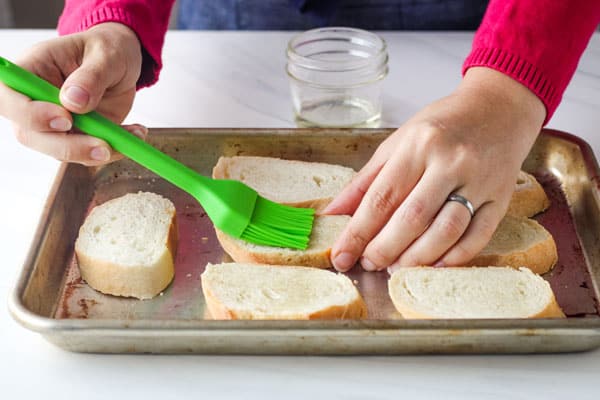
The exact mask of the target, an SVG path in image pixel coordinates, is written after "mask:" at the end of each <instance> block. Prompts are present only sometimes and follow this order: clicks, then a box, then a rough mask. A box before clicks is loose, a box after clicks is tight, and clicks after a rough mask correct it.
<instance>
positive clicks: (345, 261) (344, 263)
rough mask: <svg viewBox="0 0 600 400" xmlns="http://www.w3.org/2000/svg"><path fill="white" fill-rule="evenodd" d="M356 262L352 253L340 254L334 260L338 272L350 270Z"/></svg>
mask: <svg viewBox="0 0 600 400" xmlns="http://www.w3.org/2000/svg"><path fill="white" fill-rule="evenodd" d="M355 262H356V258H355V257H354V256H353V255H352V254H350V253H340V254H338V255H337V256H336V257H335V258H334V259H333V264H334V265H335V268H336V269H338V270H348V269H350V268H351V267H352V266H353V265H354V263H355Z"/></svg>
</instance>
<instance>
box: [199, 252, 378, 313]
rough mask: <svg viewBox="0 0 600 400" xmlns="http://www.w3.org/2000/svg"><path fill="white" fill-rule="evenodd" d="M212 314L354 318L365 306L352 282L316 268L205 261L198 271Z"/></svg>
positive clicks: (363, 311)
mask: <svg viewBox="0 0 600 400" xmlns="http://www.w3.org/2000/svg"><path fill="white" fill-rule="evenodd" d="M202 291H203V293H204V298H205V300H206V306H207V308H208V310H209V311H210V314H211V316H212V318H214V319H300V320H305V319H357V318H364V317H366V315H367V307H366V304H365V302H364V300H363V299H362V297H361V296H360V294H359V293H358V290H357V289H356V287H355V286H354V285H353V284H352V281H350V279H348V278H347V277H346V276H344V275H342V274H336V273H333V272H330V271H324V270H319V269H314V268H306V267H296V266H271V265H262V264H243V263H224V264H217V265H213V264H208V265H207V266H206V270H205V271H204V273H203V274H202Z"/></svg>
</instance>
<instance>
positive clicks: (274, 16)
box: [178, 0, 489, 30]
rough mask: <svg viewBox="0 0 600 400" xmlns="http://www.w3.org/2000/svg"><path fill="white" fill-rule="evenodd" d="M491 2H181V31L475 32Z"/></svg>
mask: <svg viewBox="0 0 600 400" xmlns="http://www.w3.org/2000/svg"><path fill="white" fill-rule="evenodd" d="M488 1H489V0H180V2H179V15H178V27H179V28H180V29H207V30H223V29H226V30H307V29H311V28H317V27H322V26H349V27H355V28H361V29H368V30H475V29H477V27H478V26H479V24H480V22H481V19H482V18H483V14H484V12H485V9H486V7H487V3H488Z"/></svg>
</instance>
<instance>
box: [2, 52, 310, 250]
mask: <svg viewBox="0 0 600 400" xmlns="http://www.w3.org/2000/svg"><path fill="white" fill-rule="evenodd" d="M0 81H2V82H4V83H5V84H6V85H7V86H9V87H10V88H12V89H13V90H16V91H18V92H20V93H22V94H24V95H26V96H28V97H30V98H31V99H33V100H39V101H46V102H50V103H54V104H58V105H60V104H61V103H60V100H59V89H58V88H57V87H55V86H54V85H52V84H51V83H49V82H47V81H45V80H44V79H42V78H40V77H38V76H37V75H34V74H33V73H31V72H29V71H26V70H24V69H23V68H21V67H19V66H17V65H15V64H13V63H11V62H10V61H8V60H6V59H4V58H2V57H0ZM73 124H74V126H75V127H77V128H78V129H79V130H81V131H82V132H85V133H87V134H89V135H91V136H94V137H97V138H100V139H102V140H104V141H106V142H107V143H108V144H109V145H110V146H112V148H113V149H115V150H116V151H118V152H120V153H121V154H123V155H125V156H127V157H129V158H130V159H132V160H133V161H135V162H137V163H139V164H140V165H142V166H144V167H146V168H148V169H149V170H151V171H152V172H154V173H156V174H157V175H159V176H161V177H163V178H164V179H166V180H168V181H169V182H171V183H173V184H174V185H175V186H178V187H179V188H181V189H183V190H184V191H186V192H187V193H189V194H191V195H192V196H194V197H195V198H196V199H197V200H198V202H200V204H202V207H203V208H204V210H205V211H206V213H207V214H208V216H209V218H210V219H211V220H212V222H213V223H214V225H215V226H216V227H217V228H218V229H220V230H221V231H223V232H225V233H227V234H229V235H230V236H233V237H236V238H240V239H243V240H246V241H248V242H252V243H256V244H261V245H268V246H277V247H290V248H295V249H306V247H307V246H308V241H309V237H310V233H311V231H312V226H313V221H314V210H313V209H310V208H296V207H290V206H286V205H282V204H278V203H275V202H273V201H270V200H268V199H265V198H263V197H261V196H259V195H258V193H257V192H256V191H255V190H254V189H252V188H250V187H248V186H247V185H245V184H243V183H241V182H238V181H233V180H224V179H210V178H207V177H205V176H202V175H200V174H198V173H197V172H196V171H194V170H192V169H191V168H188V167H187V166H185V165H183V164H181V163H180V162H179V161H176V160H175V159H173V158H171V157H169V156H167V155H166V154H164V153H162V152H161V151H159V150H158V149H156V148H154V147H152V146H150V145H149V144H148V143H146V142H144V141H143V140H141V139H139V138H138V137H137V136H135V135H133V134H131V133H129V132H127V131H126V130H125V129H123V128H122V127H120V126H119V125H117V124H115V123H113V122H111V121H109V120H108V119H106V118H105V117H103V116H101V115H100V114H98V113H97V112H94V111H92V112H90V113H87V114H73Z"/></svg>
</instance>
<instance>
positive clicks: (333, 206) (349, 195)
mask: <svg viewBox="0 0 600 400" xmlns="http://www.w3.org/2000/svg"><path fill="white" fill-rule="evenodd" d="M393 139H395V136H390V137H389V138H388V139H386V140H384V141H383V142H382V143H381V144H380V145H379V147H378V148H377V150H376V151H375V153H374V154H373V156H372V157H371V158H370V159H369V161H368V162H367V163H366V164H365V165H364V166H363V167H362V168H361V169H360V171H359V172H358V173H357V174H356V176H355V177H354V179H352V182H350V183H349V184H348V185H347V186H346V187H345V188H344V189H343V190H342V191H341V192H340V193H339V194H338V195H337V196H336V197H335V199H333V201H332V202H331V203H329V205H328V206H327V207H326V208H325V210H323V214H342V215H352V214H354V212H355V211H356V208H357V207H358V205H359V204H360V202H361V200H362V199H363V197H364V195H365V194H366V193H367V190H368V189H369V187H370V186H371V183H372V182H373V180H374V179H375V177H376V176H377V174H378V173H379V172H380V171H381V168H383V166H384V164H385V162H386V160H387V159H388V158H389V155H390V153H391V151H392V149H393V148H394V146H392V145H390V140H393Z"/></svg>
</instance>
